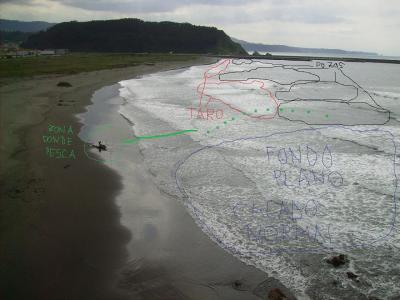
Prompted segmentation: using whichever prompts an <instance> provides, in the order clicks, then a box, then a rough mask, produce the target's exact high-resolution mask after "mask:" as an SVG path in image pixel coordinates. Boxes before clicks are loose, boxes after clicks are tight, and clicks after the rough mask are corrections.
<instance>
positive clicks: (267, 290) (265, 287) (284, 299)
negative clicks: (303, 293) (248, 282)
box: [253, 277, 296, 300]
mask: <svg viewBox="0 0 400 300" xmlns="http://www.w3.org/2000/svg"><path fill="white" fill-rule="evenodd" d="M253 293H254V294H255V295H256V296H258V297H260V298H261V299H267V300H296V297H295V296H294V295H293V294H292V293H291V292H290V291H289V290H288V289H287V288H286V287H285V286H284V285H283V284H282V283H281V282H280V281H279V280H277V279H275V278H273V277H269V278H268V279H267V280H265V281H263V282H262V283H260V284H259V285H258V286H257V287H256V288H255V289H254V291H253Z"/></svg>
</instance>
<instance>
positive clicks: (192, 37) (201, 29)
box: [22, 19, 246, 54]
mask: <svg viewBox="0 0 400 300" xmlns="http://www.w3.org/2000/svg"><path fill="white" fill-rule="evenodd" d="M22 46H23V47H25V48H36V49H44V48H67V49H70V50H71V51H83V52H85V51H87V52H93V51H94V52H152V53H155V52H170V51H173V52H177V53H213V54H246V52H245V50H244V49H243V48H242V47H241V46H240V45H239V44H237V43H234V42H233V41H232V40H231V39H230V37H229V36H228V35H226V34H225V32H223V31H222V30H218V29H217V28H215V27H205V26H195V25H191V24H189V23H174V22H145V21H142V20H139V19H120V20H107V21H90V22H76V21H73V22H65V23H59V24H57V25H54V26H53V27H50V28H49V29H47V30H46V31H44V32H39V33H36V34H34V35H32V36H30V37H29V38H28V40H27V41H26V42H25V43H23V44H22Z"/></svg>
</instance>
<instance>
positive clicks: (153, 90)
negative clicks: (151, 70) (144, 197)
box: [119, 59, 400, 299]
mask: <svg viewBox="0 0 400 300" xmlns="http://www.w3.org/2000/svg"><path fill="white" fill-rule="evenodd" d="M399 82H400V66H399V65H394V64H381V63H379V64H378V63H350V62H346V63H341V64H339V63H337V62H336V64H335V62H330V63H329V62H315V61H304V62H300V61H297V62H290V61H268V60H231V59H227V60H221V61H219V62H217V63H215V64H212V65H203V66H193V67H191V68H187V69H180V70H173V71H167V72H160V73H155V74H151V75H146V76H143V77H141V78H137V79H132V80H126V81H122V82H120V85H121V88H120V96H121V97H123V99H124V103H123V104H122V105H121V106H120V109H119V113H120V114H121V115H123V116H124V118H126V119H128V120H129V121H130V123H131V125H132V131H133V133H134V135H135V136H136V137H145V136H146V137H150V136H152V138H147V139H139V140H138V143H139V147H140V149H141V153H142V155H143V157H144V161H145V164H146V166H147V168H148V169H149V171H150V172H151V173H152V174H154V180H155V182H156V184H157V186H158V187H159V188H160V189H161V190H162V191H163V192H165V193H168V194H169V195H172V196H173V197H176V199H177V200H178V201H181V202H182V203H183V204H184V206H185V207H186V208H187V210H188V212H189V213H190V214H191V216H192V217H193V219H194V220H195V222H196V223H197V224H198V225H199V226H200V227H201V229H202V230H203V231H204V232H205V233H206V234H207V235H208V236H209V237H210V238H211V239H212V240H214V241H215V242H216V243H218V244H219V245H220V246H221V247H222V248H224V249H225V250H226V251H228V252H230V253H231V254H232V255H235V256H236V257H237V258H239V259H240V260H242V261H244V262H245V263H247V264H250V265H253V266H255V267H257V268H259V269H261V270H263V271H265V272H266V273H267V274H268V275H269V276H273V277H275V278H277V279H279V280H280V281H281V282H282V283H283V284H285V285H286V286H287V287H289V288H291V289H292V290H293V291H294V293H295V294H296V295H297V296H298V297H300V298H313V299H344V298H346V299H355V298H359V297H361V296H362V295H365V296H376V297H379V298H382V299H391V298H392V297H393V298H395V297H399V296H400V285H399V282H400V251H399V247H400V235H399V233H398V225H397V223H398V217H399V216H398V210H399V209H398V204H399V202H398V179H397V176H398V167H399V164H398V160H399V143H398V142H399V136H400V130H399V121H400V119H399V115H400V105H399V101H400V86H399ZM186 130H188V131H187V132H186V133H185V134H182V131H186ZM169 133H173V134H171V135H169ZM163 134H167V136H163ZM337 253H343V254H346V255H347V257H348V259H349V262H350V263H349V264H347V265H346V266H344V267H342V268H338V269H336V268H334V267H332V266H331V265H329V264H327V263H326V259H327V258H328V257H329V256H331V255H333V254H337ZM346 272H353V273H355V274H357V275H359V277H358V279H357V280H352V279H349V278H347V275H346Z"/></svg>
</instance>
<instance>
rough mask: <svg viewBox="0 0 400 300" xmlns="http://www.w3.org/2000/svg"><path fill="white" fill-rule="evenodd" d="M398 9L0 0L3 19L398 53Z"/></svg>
mask: <svg viewBox="0 0 400 300" xmlns="http://www.w3.org/2000/svg"><path fill="white" fill-rule="evenodd" d="M399 13H400V1H399V0H385V1H384V5H383V4H382V0H352V1H349V0H108V1H106V0H97V1H96V0H93V1H91V0H0V17H1V18H7V19H17V20H26V21H30V20H43V21H49V22H62V21H69V20H79V21H88V20H96V19H97V20H99V19H117V18H129V17H134V18H140V19H143V20H147V21H165V20H168V21H176V22H189V23H192V24H196V25H208V26H215V27H218V28H220V29H222V30H224V31H225V32H226V33H228V34H229V35H231V36H234V37H236V38H239V39H242V40H248V41H250V42H261V43H266V44H287V45H293V46H304V47H316V48H343V49H348V50H366V51H372V52H378V53H384V54H397V55H400V40H399V39H395V38H394V37H395V36H397V35H398V32H397V31H398V28H399V18H398V15H399Z"/></svg>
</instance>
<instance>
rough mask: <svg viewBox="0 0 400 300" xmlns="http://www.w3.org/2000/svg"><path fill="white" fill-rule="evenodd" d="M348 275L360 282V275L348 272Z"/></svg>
mask: <svg viewBox="0 0 400 300" xmlns="http://www.w3.org/2000/svg"><path fill="white" fill-rule="evenodd" d="M346 274H347V277H348V278H350V279H353V280H356V281H358V279H357V278H358V275H357V274H354V273H353V272H347V273H346Z"/></svg>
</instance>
